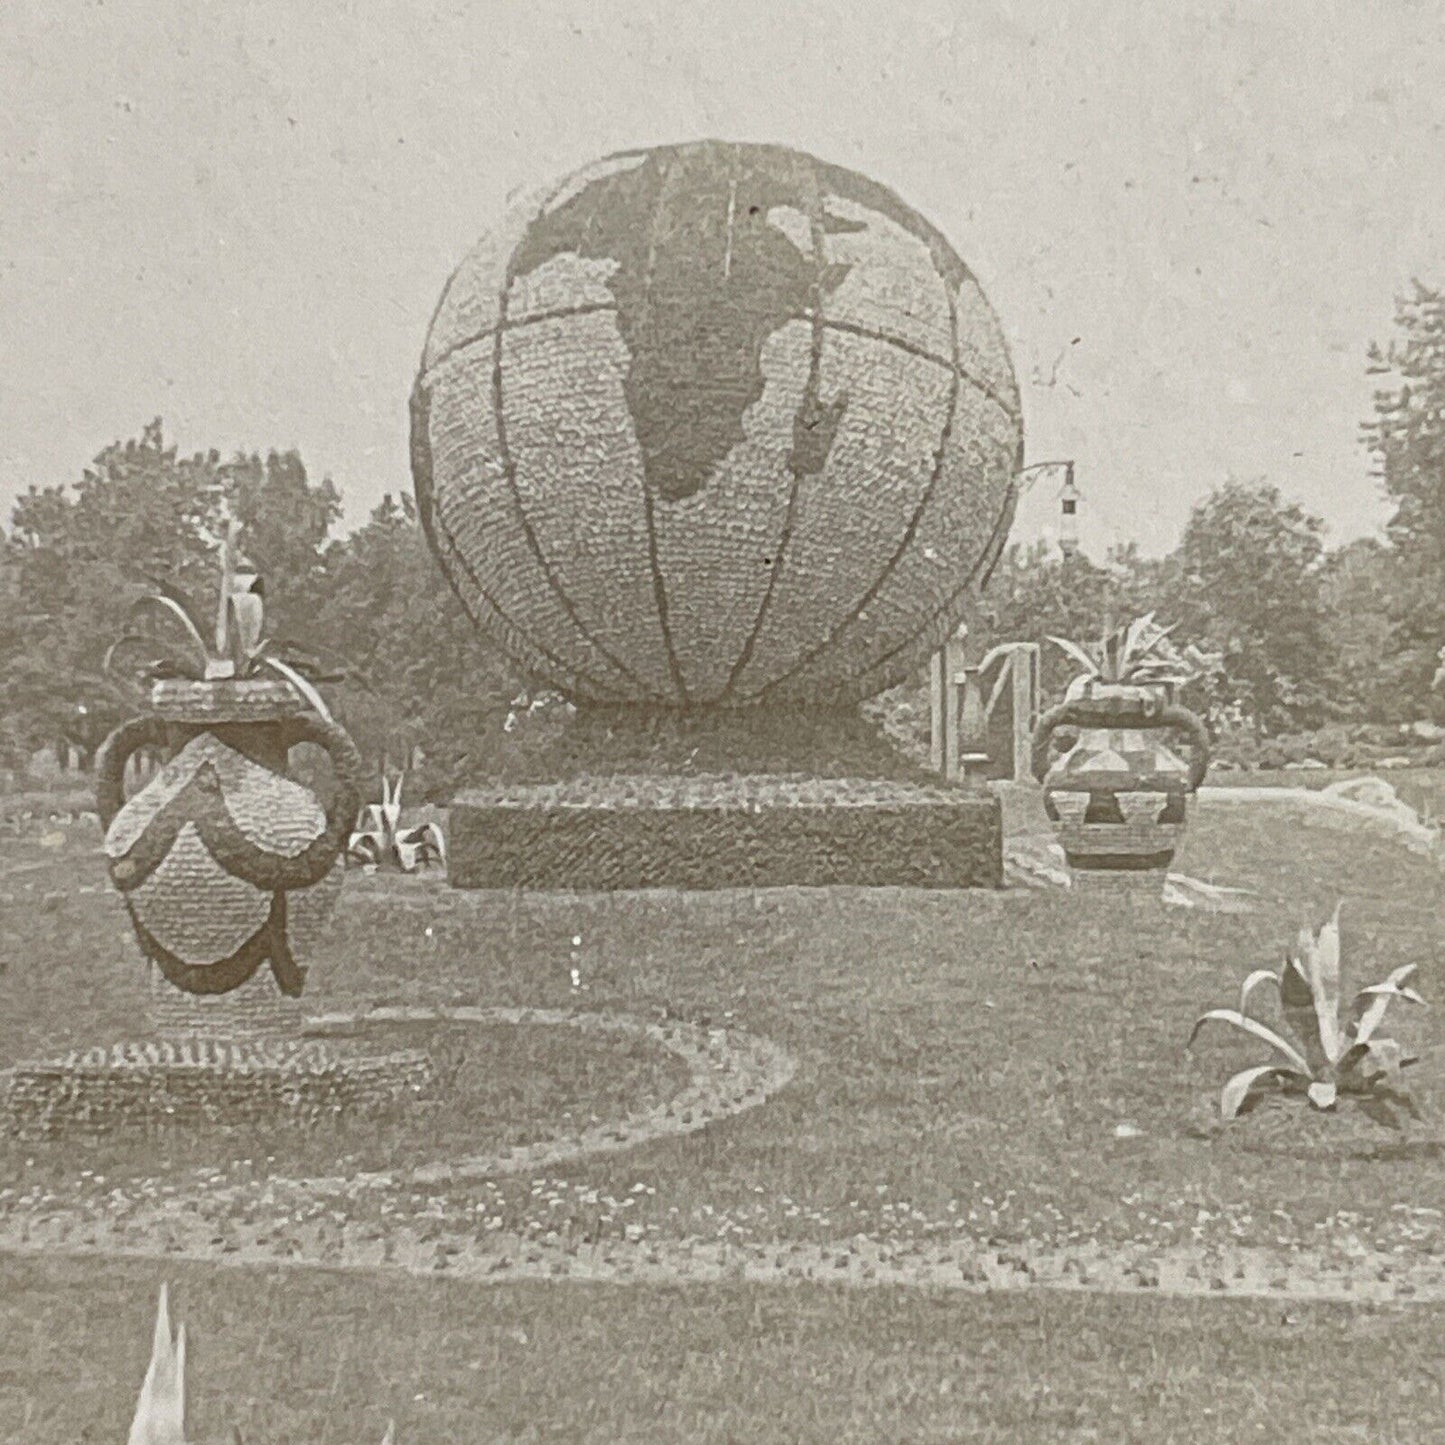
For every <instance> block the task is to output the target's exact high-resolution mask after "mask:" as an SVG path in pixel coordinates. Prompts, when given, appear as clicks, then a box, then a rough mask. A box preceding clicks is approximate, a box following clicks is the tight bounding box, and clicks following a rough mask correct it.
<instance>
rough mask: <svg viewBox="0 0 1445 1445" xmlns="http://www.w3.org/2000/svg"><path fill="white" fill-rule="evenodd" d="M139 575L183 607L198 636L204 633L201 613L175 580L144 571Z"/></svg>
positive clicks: (171, 600)
mask: <svg viewBox="0 0 1445 1445" xmlns="http://www.w3.org/2000/svg"><path fill="white" fill-rule="evenodd" d="M139 575H140V576H141V577H143V578H144V579H145V580H146V581H147V582H148V583H149V584H150V585H151V586H152V587H154V588H155V590H156V592H157V593H159V594H160V596H162V597H164V598H166V599H167V600H168V601H170V602H173V603H174V604H175V605H176V606H177V607H179V608H180V609H181V611H182V612H184V613H185V615H186V617H187V619H188V620H189V621H190V624H191V628H192V630H193V631H194V632H195V634H196V636H197V637H200V636H201V635H202V634H203V633H204V631H205V628H204V626H203V625H202V623H201V617H200V614H199V613H198V612H197V611H196V609H195V606H194V604H193V603H192V602H191V599H190V598H189V597H187V596H186V594H185V593H184V592H182V591H181V589H180V588H179V587H177V586H176V584H175V583H174V582H172V581H170V580H169V579H168V578H165V577H155V576H152V575H151V574H150V573H149V572H142V573H140V574H139Z"/></svg>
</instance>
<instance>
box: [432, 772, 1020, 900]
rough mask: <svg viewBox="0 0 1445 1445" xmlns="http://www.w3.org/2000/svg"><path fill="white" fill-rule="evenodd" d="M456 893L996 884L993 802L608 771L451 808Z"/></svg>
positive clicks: (780, 780) (802, 782)
mask: <svg viewBox="0 0 1445 1445" xmlns="http://www.w3.org/2000/svg"><path fill="white" fill-rule="evenodd" d="M450 831H451V855H450V879H451V882H452V884H453V886H455V887H458V888H541V889H576V890H592V889H603V890H610V889H626V888H739V887H741V888H755V887H786V886H795V887H823V886H827V885H831V884H843V885H853V886H863V887H885V886H891V887H914V888H978V887H984V888H996V887H1000V886H1001V885H1002V882H1003V862H1002V847H1003V832H1002V824H1001V818H1000V810H999V804H998V801H997V799H995V798H994V797H992V796H991V795H990V794H988V793H986V792H982V791H977V792H975V791H969V790H962V789H955V788H939V787H932V786H929V785H927V784H917V783H908V782H903V781H899V780H889V779H883V778H869V779H854V778H814V777H807V776H803V775H759V774H751V775H745V776H737V775H726V774H712V775H701V776H698V775H693V776H657V775H626V774H623V775H613V776H610V777H587V778H573V779H568V780H565V781H561V782H552V783H541V784H535V785H527V784H499V785H494V786H491V787H488V788H482V789H476V790H473V791H471V792H467V793H463V794H461V795H460V796H458V798H457V799H456V800H455V801H454V803H453V804H452V809H451V824H450Z"/></svg>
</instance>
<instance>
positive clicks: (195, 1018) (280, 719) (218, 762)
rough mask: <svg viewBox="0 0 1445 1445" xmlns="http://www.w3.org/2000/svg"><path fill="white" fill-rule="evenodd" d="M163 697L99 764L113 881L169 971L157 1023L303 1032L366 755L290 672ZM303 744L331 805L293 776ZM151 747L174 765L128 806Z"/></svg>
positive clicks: (178, 683) (127, 727)
mask: <svg viewBox="0 0 1445 1445" xmlns="http://www.w3.org/2000/svg"><path fill="white" fill-rule="evenodd" d="M150 701H151V711H150V713H149V714H148V715H146V716H143V717H139V718H136V719H134V720H132V721H131V722H128V723H125V724H123V725H122V726H121V727H120V728H118V729H117V730H116V731H115V732H114V733H112V734H111V736H110V737H109V738H108V739H107V740H106V742H105V743H104V744H103V745H102V747H101V749H100V752H99V753H98V754H97V758H96V770H95V771H96V802H97V807H98V811H99V814H100V821H101V826H102V827H103V828H104V829H105V856H106V859H107V863H108V867H109V873H110V878H111V882H112V883H113V884H114V886H115V887H116V889H117V890H118V891H119V892H120V895H121V897H122V898H123V900H124V901H125V905H126V909H127V911H128V913H129V915H130V920H131V924H132V926H133V928H134V930H135V936H136V939H137V940H138V942H139V944H140V947H141V950H142V952H143V953H144V954H145V956H146V958H147V959H149V960H150V962H151V963H152V964H153V965H154V967H155V969H156V971H157V972H158V973H159V975H160V978H159V979H156V978H155V976H154V975H153V985H154V986H153V992H152V1005H153V1016H154V1017H153V1021H154V1023H155V1026H156V1029H157V1031H158V1032H160V1033H162V1034H181V1035H187V1036H195V1035H205V1034H209V1035H213V1036H214V1035H217V1034H220V1035H230V1036H234V1035H237V1034H243V1035H244V1034H256V1033H275V1032H282V1033H285V1032H290V1031H291V1030H292V1029H294V1028H295V1027H296V1026H297V1024H298V1023H299V1021H300V1016H301V1004H300V999H301V995H302V992H303V990H304V988H305V983H306V971H307V970H306V964H305V961H304V960H305V957H306V954H307V952H308V950H309V949H310V948H311V947H312V946H313V945H314V944H315V943H316V942H317V941H318V939H319V938H320V936H321V934H322V931H323V929H324V927H325V925H326V922H327V920H328V918H329V916H330V914H331V911H332V909H333V907H334V906H335V903H336V899H337V895H338V893H339V891H340V887H341V877H342V869H343V863H342V853H343V849H344V847H345V844H346V839H347V836H348V833H349V830H350V827H351V824H352V822H353V820H354V819H355V817H356V813H357V809H358V806H359V799H360V772H361V759H360V756H359V754H358V753H357V750H356V747H355V745H354V744H353V743H352V741H351V739H350V738H349V737H348V736H347V734H346V733H345V731H344V730H343V729H342V728H341V727H339V726H338V725H337V724H336V723H335V722H333V721H331V720H330V718H329V717H323V716H322V715H321V714H320V713H319V712H318V711H317V710H316V709H315V708H314V707H313V706H311V705H310V704H309V703H308V701H307V698H306V697H305V696H304V695H303V694H302V693H301V692H298V691H297V689H296V688H295V687H293V686H292V685H291V683H289V682H288V681H286V680H285V679H283V678H281V677H270V676H251V677H231V678H221V679H200V680H198V679H189V678H187V679H177V678H171V679H165V680H161V681H156V682H154V683H153V684H152V686H151V689H150ZM302 743H312V744H316V745H319V746H320V747H321V748H323V749H325V751H326V752H327V754H328V755H329V757H330V760H331V766H332V769H333V772H334V781H333V784H332V786H331V788H330V789H329V793H330V796H329V797H328V798H325V799H323V798H322V797H320V796H319V795H318V794H317V793H316V792H314V791H313V790H312V789H311V788H310V787H308V786H307V785H306V784H304V783H303V782H301V781H300V780H299V779H298V778H296V777H294V776H293V775H292V774H291V773H290V772H289V771H288V755H289V753H290V751H291V749H292V748H294V747H296V746H298V745H299V744H302ZM141 748H152V749H159V750H160V751H161V752H162V753H163V754H164V756H165V762H164V763H163V765H162V766H161V767H160V769H159V770H158V771H157V772H156V773H155V775H154V776H153V777H152V778H151V779H150V780H149V781H148V782H147V783H146V784H145V786H144V787H143V788H141V789H140V791H139V792H137V793H136V794H135V796H134V797H132V798H130V799H129V800H127V799H126V797H125V786H124V782H125V776H126V764H127V762H128V760H129V759H130V758H131V757H132V755H133V754H135V753H136V752H137V750H138V749H141Z"/></svg>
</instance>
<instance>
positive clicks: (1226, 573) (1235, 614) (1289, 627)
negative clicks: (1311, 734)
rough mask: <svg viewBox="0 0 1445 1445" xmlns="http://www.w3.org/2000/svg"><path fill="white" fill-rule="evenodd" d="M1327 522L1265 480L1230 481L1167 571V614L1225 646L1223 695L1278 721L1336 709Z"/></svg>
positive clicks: (1182, 631) (1294, 722) (1314, 720)
mask: <svg viewBox="0 0 1445 1445" xmlns="http://www.w3.org/2000/svg"><path fill="white" fill-rule="evenodd" d="M1323 533H1324V523H1323V522H1322V521H1321V520H1320V519H1319V518H1318V517H1315V516H1311V515H1310V514H1309V513H1308V512H1306V511H1305V510H1304V509H1303V508H1302V507H1300V506H1299V505H1298V504H1297V503H1294V502H1287V501H1285V499H1284V498H1283V497H1281V496H1280V493H1279V489H1278V488H1277V487H1273V486H1270V485H1269V484H1268V483H1265V482H1253V483H1245V482H1227V483H1225V484H1224V485H1223V486H1221V487H1218V488H1216V489H1215V490H1214V491H1213V492H1212V493H1210V495H1209V496H1208V497H1206V498H1205V500H1204V501H1202V502H1201V503H1200V504H1199V505H1198V506H1197V507H1195V509H1194V511H1193V513H1192V514H1191V515H1190V518H1189V521H1188V523H1187V525H1186V526H1185V528H1184V536H1183V539H1182V540H1181V541H1180V544H1179V546H1178V548H1177V549H1176V550H1175V552H1174V553H1173V554H1172V556H1171V557H1170V558H1169V559H1168V562H1167V567H1166V572H1165V576H1164V577H1163V578H1162V579H1161V580H1162V583H1163V585H1162V589H1161V590H1162V593H1163V598H1162V600H1163V602H1164V604H1165V606H1164V611H1165V613H1166V617H1165V620H1167V621H1171V622H1177V623H1178V625H1179V634H1178V635H1179V637H1180V639H1181V640H1183V641H1188V642H1194V643H1196V644H1198V645H1199V646H1200V647H1202V648H1204V649H1205V650H1206V651H1214V652H1218V653H1221V654H1222V658H1223V675H1222V678H1221V683H1220V686H1221V689H1222V691H1221V694H1220V696H1219V698H1218V699H1217V700H1219V701H1223V702H1227V703H1233V704H1237V705H1238V706H1240V707H1241V708H1242V709H1243V710H1244V711H1245V712H1246V713H1247V714H1249V715H1251V716H1252V717H1254V718H1255V719H1256V720H1257V721H1258V723H1259V724H1260V725H1262V726H1263V727H1264V728H1265V729H1266V730H1268V731H1276V730H1280V729H1286V728H1290V727H1300V726H1304V727H1314V726H1318V725H1319V724H1320V723H1322V722H1324V721H1326V720H1327V719H1328V718H1329V717H1330V716H1331V715H1333V713H1334V711H1335V707H1334V701H1333V693H1332V682H1333V679H1334V675H1335V672H1336V668H1335V665H1334V659H1333V657H1332V654H1331V650H1330V647H1329V645H1328V636H1329V614H1328V609H1327V606H1326V602H1325V594H1324V585H1323V577H1322V573H1321V563H1322V559H1323V557H1324V540H1323Z"/></svg>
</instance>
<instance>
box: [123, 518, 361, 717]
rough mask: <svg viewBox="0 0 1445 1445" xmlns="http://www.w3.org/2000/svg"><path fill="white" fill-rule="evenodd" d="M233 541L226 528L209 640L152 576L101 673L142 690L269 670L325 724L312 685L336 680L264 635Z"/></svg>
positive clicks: (259, 603)
mask: <svg viewBox="0 0 1445 1445" xmlns="http://www.w3.org/2000/svg"><path fill="white" fill-rule="evenodd" d="M236 538H237V527H236V525H235V523H232V524H231V526H230V528H229V529H228V531H227V534H226V537H225V539H224V541H223V542H222V544H221V588H220V598H219V602H218V604H217V609H216V620H215V625H214V627H213V628H212V629H210V633H211V635H210V638H209V640H208V638H207V628H206V627H205V626H204V625H203V623H202V621H201V613H200V612H199V611H198V610H197V609H196V608H195V607H194V606H193V605H192V604H191V602H190V600H189V599H188V598H187V597H186V596H185V594H184V593H182V592H181V591H180V590H179V589H178V588H177V587H175V586H174V585H172V584H171V583H169V582H167V581H165V580H164V579H162V578H155V577H151V578H148V579H147V580H148V581H149V582H150V583H151V585H152V586H153V587H155V588H156V591H155V592H153V593H151V594H149V595H147V596H145V597H142V598H140V599H139V600H138V601H137V602H136V603H135V604H134V605H133V606H132V607H131V609H130V612H129V614H128V626H129V630H128V631H127V632H126V633H125V635H124V636H123V637H121V638H120V639H119V641H117V642H115V643H113V644H112V645H111V646H110V648H109V649H108V650H107V652H106V654H105V661H104V664H103V666H104V670H105V671H106V672H107V673H108V674H110V675H112V676H119V677H123V678H125V679H127V680H132V681H134V680H139V681H141V682H143V683H150V682H159V681H163V680H166V679H171V678H185V679H188V680H190V681H193V682H219V681H225V680H231V679H241V678H249V677H256V676H259V675H260V674H261V673H263V672H267V671H269V672H273V673H275V674H276V675H277V676H279V677H281V678H283V679H284V680H285V681H286V682H287V683H289V684H290V685H291V687H293V688H294V689H295V690H296V691H297V692H298V693H299V694H300V695H301V696H302V697H303V698H304V699H305V700H306V702H307V703H308V704H309V705H310V706H311V707H312V708H314V709H315V710H316V711H317V712H318V713H319V714H320V715H321V716H322V717H324V718H327V719H328V720H329V719H330V716H331V714H330V712H329V711H328V710H327V707H326V704H325V702H324V701H323V700H322V697H321V694H320V693H319V692H317V690H316V688H315V686H314V684H315V683H317V682H336V681H338V680H339V679H340V677H341V674H340V673H338V672H336V671H330V672H328V671H326V670H325V669H323V668H322V666H321V664H320V662H319V660H318V659H317V657H316V656H315V654H314V653H313V652H312V651H311V650H310V649H307V648H303V647H301V646H299V645H298V644H296V643H291V642H283V641H280V640H278V639H275V638H270V637H267V636H265V635H264V628H265V587H264V585H263V582H262V579H261V578H260V577H259V576H257V575H256V573H254V572H252V571H250V570H248V569H246V568H243V567H241V566H240V565H239V554H238V549H237V544H236Z"/></svg>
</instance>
